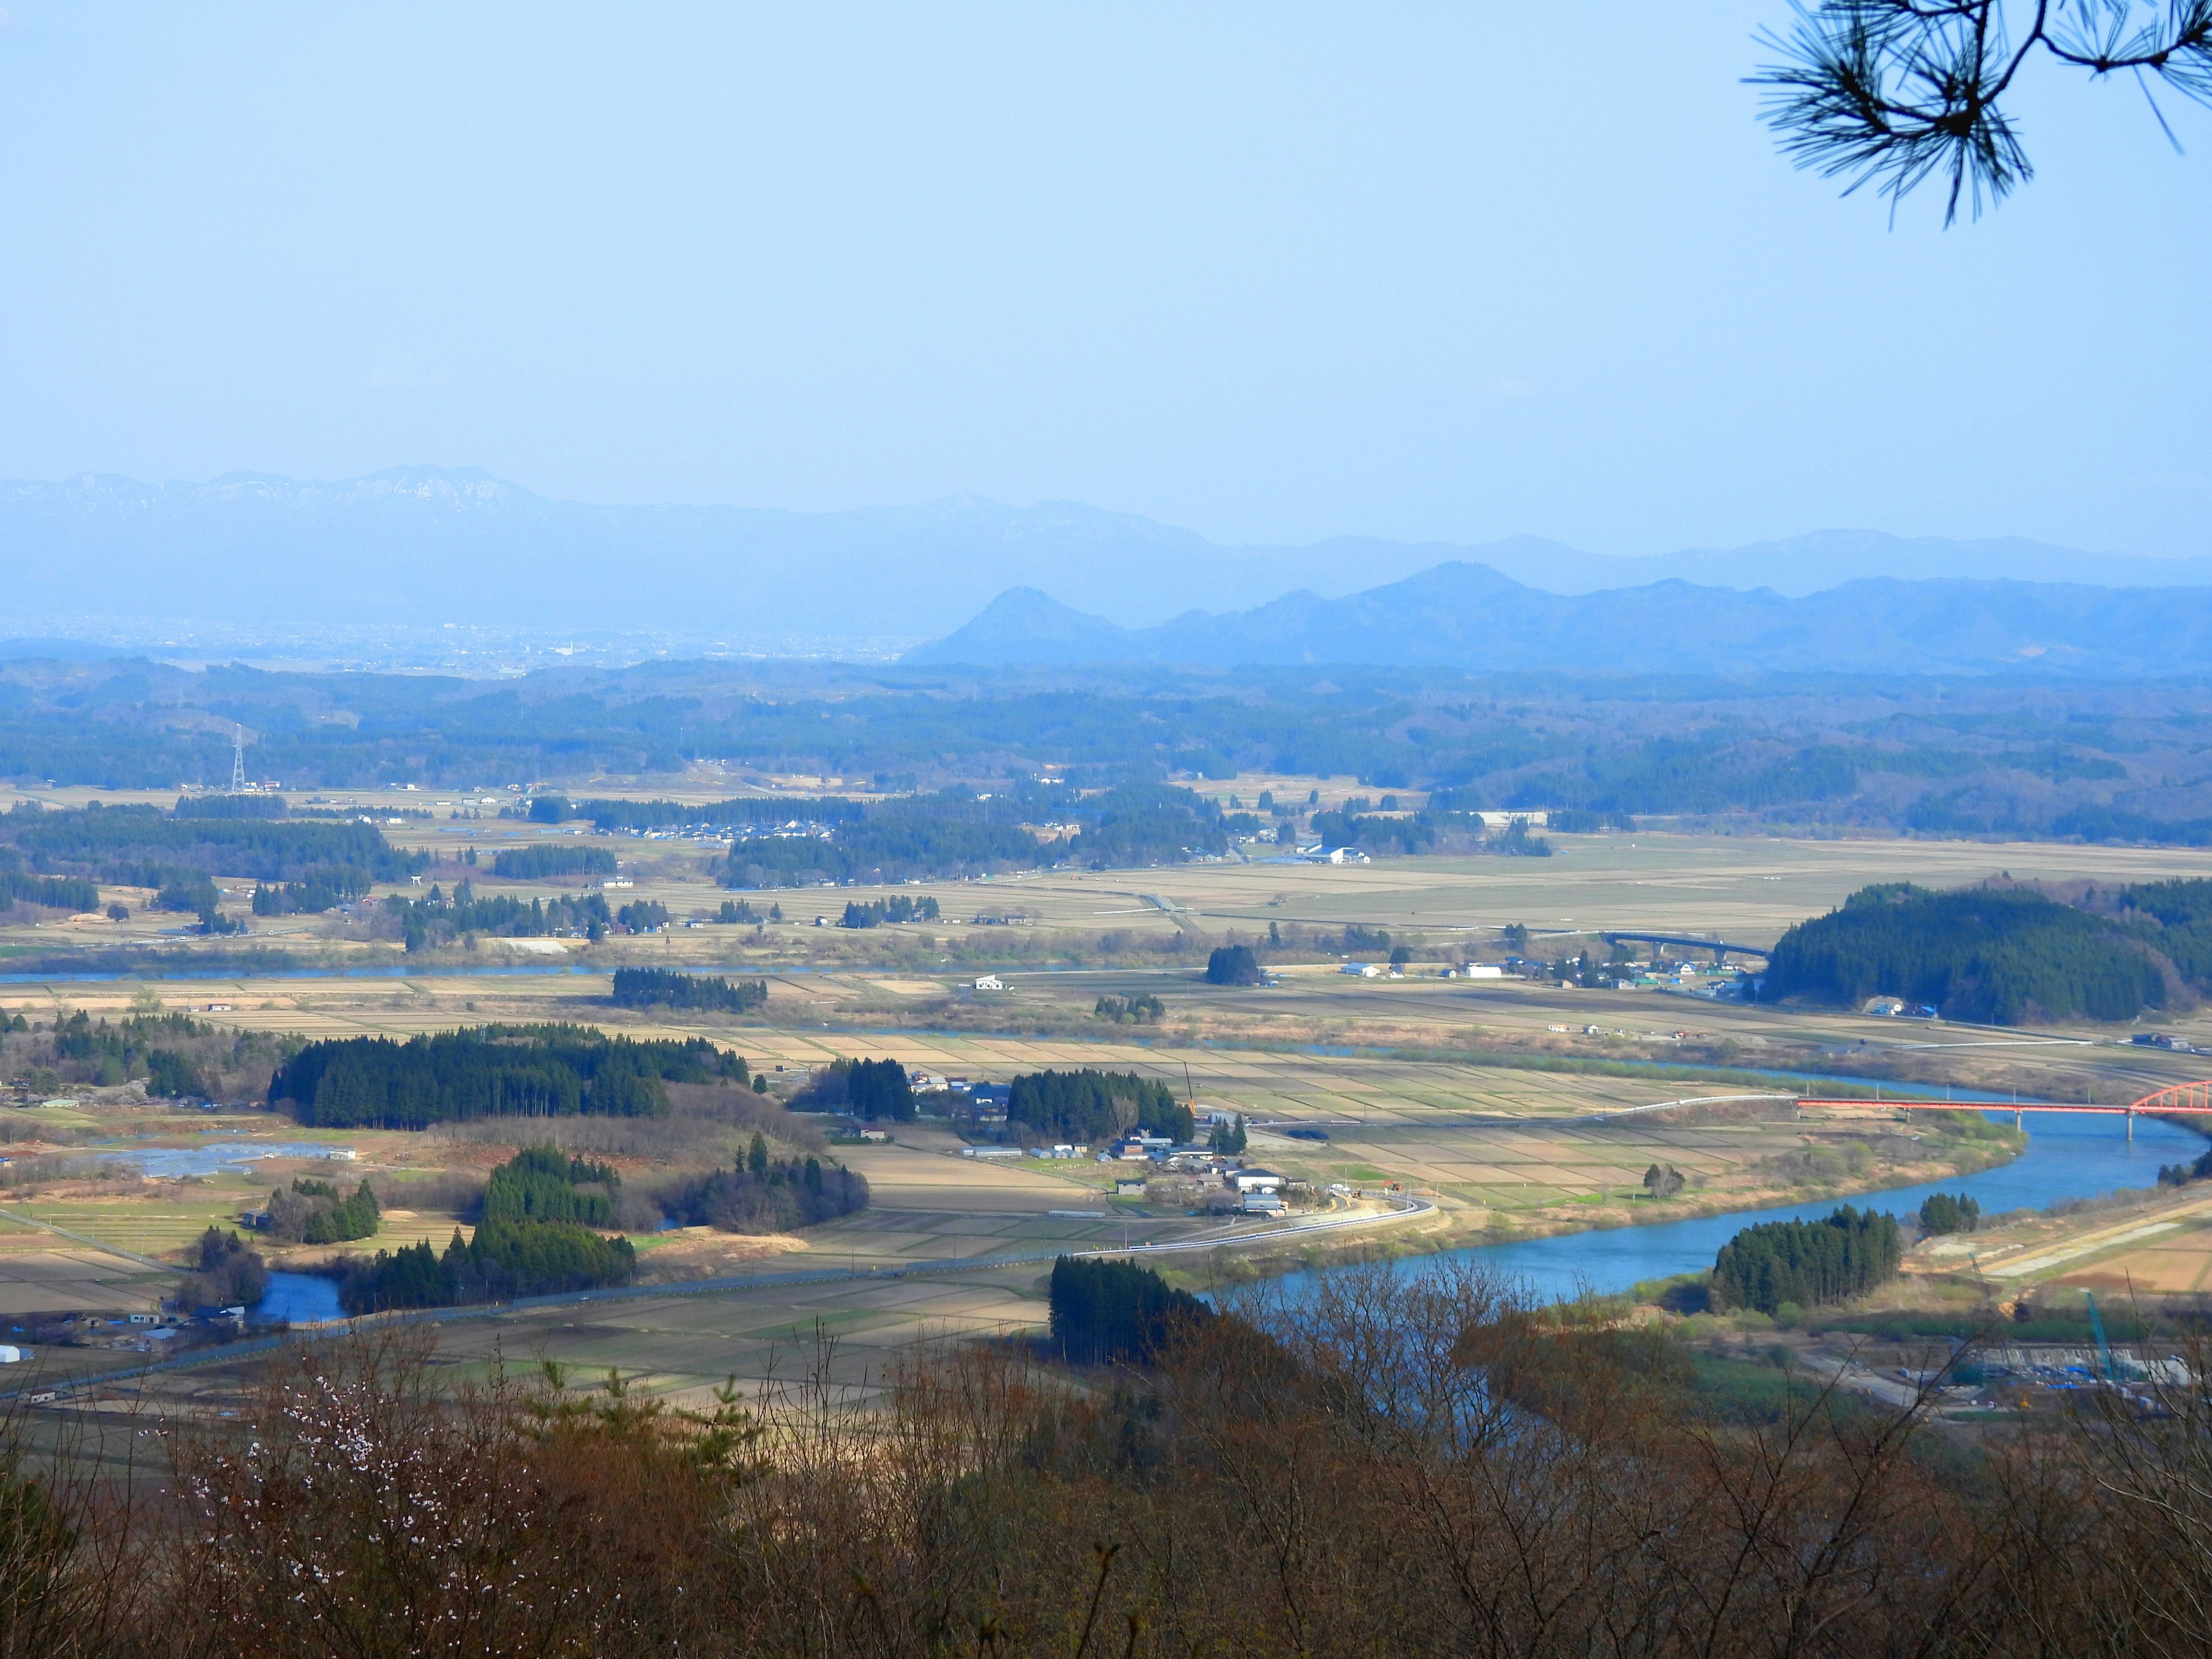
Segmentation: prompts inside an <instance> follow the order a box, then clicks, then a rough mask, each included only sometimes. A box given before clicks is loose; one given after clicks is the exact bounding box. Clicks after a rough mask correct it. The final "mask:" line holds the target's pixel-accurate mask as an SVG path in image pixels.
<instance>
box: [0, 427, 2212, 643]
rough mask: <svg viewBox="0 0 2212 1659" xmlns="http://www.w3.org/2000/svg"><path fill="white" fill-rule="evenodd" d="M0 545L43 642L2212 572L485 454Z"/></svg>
mask: <svg viewBox="0 0 2212 1659" xmlns="http://www.w3.org/2000/svg"><path fill="white" fill-rule="evenodd" d="M0 556H4V560H5V568H6V569H7V571H8V578H9V579H8V581H7V583H6V584H5V586H4V587H3V588H0V634H5V633H11V632H12V633H16V634H22V635H40V636H44V635H55V634H65V633H69V632H70V631H72V630H71V629H70V628H69V627H67V626H66V625H65V624H66V623H67V621H68V619H70V618H75V617H108V618H115V617H145V618H168V619H221V620H222V621H224V622H226V623H231V624H234V625H240V624H244V625H259V624H283V623H289V624H306V623H317V624H328V623H332V622H338V623H379V624H410V623H414V624H427V625H428V626H429V627H431V628H435V627H437V626H438V625H439V624H440V623H444V622H456V623H463V624H469V623H475V624H478V625H486V624H492V623H496V624H499V625H501V626H507V627H516V628H533V629H553V630H560V629H575V630H578V631H584V630H592V629H597V630H605V629H670V628H671V627H678V626H680V627H681V628H682V629H684V630H685V631H687V632H690V633H693V634H696V633H698V632H700V631H702V630H718V629H719V630H726V631H727V632H728V634H729V635H731V636H732V640H733V641H742V640H744V638H746V637H748V636H750V635H762V634H768V635H776V636H789V635H794V634H799V633H809V634H816V635H823V636H824V637H825V638H829V639H833V640H834V639H839V638H842V639H858V638H863V637H872V638H884V637H894V636H895V637H897V638H899V639H902V640H906V641H911V640H920V639H927V638H931V637H933V636H935V635H942V634H945V632H947V631H948V630H950V629H954V628H957V627H958V626H959V625H960V624H961V623H963V621H964V620H965V619H967V618H969V617H973V616H975V612H976V611H978V610H980V609H981V607H983V606H984V605H986V604H987V603H988V602H990V600H991V599H992V596H993V595H994V594H998V593H1000V592H1004V591H1005V590H1006V589H1007V588H1010V587H1035V588H1043V589H1048V590H1049V591H1050V592H1054V593H1055V594H1057V595H1058V596H1059V597H1060V599H1062V600H1063V601H1065V602H1066V603H1067V604H1068V605H1072V606H1073V607H1074V608H1075V609H1076V610H1077V611H1081V612H1085V613H1088V614H1091V615H1093V616H1097V617H1104V618H1105V619H1106V620H1107V622H1108V623H1109V624H1110V625H1113V626H1117V627H1121V628H1141V627H1144V626H1145V625H1146V624H1152V623H1159V622H1160V620H1161V619H1162V618H1164V617H1176V616H1180V615H1181V614H1182V613H1183V612H1185V611H1189V610H1191V609H1193V608H1194V607H1195V608H1197V609H1199V610H1202V611H1244V610H1249V609H1250V608H1251V607H1254V606H1261V607H1267V602H1268V601H1270V600H1275V599H1277V597H1278V596H1279V595H1281V594H1284V593H1286V592H1293V591H1294V590H1301V589H1303V590H1308V591H1309V598H1310V597H1312V596H1319V597H1320V598H1321V599H1342V598H1345V597H1346V596H1348V595H1352V594H1356V593H1359V592H1363V591H1364V590H1368V589H1371V588H1374V587H1376V585H1377V584H1387V583H1392V582H1397V581H1401V580H1405V579H1407V578H1409V577H1413V576H1415V575H1417V574H1419V573H1421V572H1424V571H1427V570H1431V569H1433V568H1437V567H1438V566H1442V565H1446V564H1449V563H1452V562H1462V563H1467V562H1479V563H1480V564H1483V565H1486V566H1488V567H1489V568H1491V569H1492V570H1493V571H1496V572H1498V573H1502V574H1504V576H1507V577H1510V578H1511V579H1513V580H1515V581H1516V582H1520V583H1523V584H1526V585H1528V586H1530V587H1533V588H1536V589H1540V590H1542V591H1544V592H1549V593H1553V594H1558V595H1573V594H1583V593H1591V592H1600V591H1604V590H1608V589H1615V588H1623V587H1643V586H1650V585H1651V584H1653V583H1655V582H1657V581H1661V580H1667V579H1680V580H1686V581H1695V582H1699V583H1703V584H1705V585H1708V586H1717V587H1727V588H1744V589H1751V588H1758V587H1767V588H1771V589H1772V590H1773V591H1774V592H1776V593H1778V594H1780V595H1784V596H1790V597H1801V596H1803V595H1806V594H1810V593H1814V592H1821V591H1824V590H1827V589H1831V588H1833V587H1835V586H1838V584H1840V583H1844V582H1847V581H1850V580H1856V579H1860V578H1866V577H1884V576H1887V577H1952V578H1964V579H1971V580H1993V579H2000V578H2009V579H2017V580H2037V581H2070V582H2090V583H2095V584H2098V585H2100V586H2196V585H2203V584H2212V559H2204V558H2191V559H2186V560H2179V559H2176V560H2166V559H2152V558H2141V557H2123V556H2111V555H2100V554H2092V553H2084V552H2080V551H2076V550H2071V549H2068V548H2062V547H2052V546H2049V545H2046V544H2042V543H2038V542H2029V541H2021V540H2002V541H1979V542H1949V541H1937V540H1929V539H1921V540H1905V539H1900V538H1897V537H1893V536H1886V535H1881V534H1878V533H1875V532H1842V531H1834V532H1821V533H1820V534H1817V535H1811V536H1803V537H1799V538H1796V539H1794V540H1790V541H1783V542H1771V543H1762V544H1758V545H1756V546H1752V547H1741V548H1734V549H1728V550H1688V551H1684V552H1680V553H1670V554H1668V555H1665V556H1661V557H1656V558H1636V559H1626V558H1615V557H1611V556H1606V555H1602V554H1593V553H1584V552H1581V551H1578V550H1576V549H1574V548H1571V547H1565V546H1562V545H1561V544H1559V543H1556V542H1548V541H1544V540H1541V539H1539V538H1534V537H1523V538H1516V539H1514V540H1511V541H1505V542H1498V543H1494V544H1489V545H1486V546H1481V547H1458V546H1454V545H1449V544H1439V543H1429V544H1412V543H1404V542H1392V541H1383V540H1377V539H1374V538H1354V537H1342V538H1335V539H1333V540H1329V541H1323V542H1316V543H1314V544H1310V545H1307V546H1303V547H1224V546H1220V545H1218V544H1214V543H1212V542H1210V541H1207V540H1206V538H1203V537H1201V536H1199V535H1197V534H1195V533H1194V532H1191V531H1188V530H1180V529H1176V528H1174V527H1172V526H1167V525H1162V524H1158V523H1155V522H1153V521H1152V520H1148V519H1143V518H1139V517H1136V516H1133V515H1132V514H1128V513H1109V512H1104V511H1102V510H1100V509H1098V508H1097V507H1085V506H1081V505H1079V504H1076V503H1073V502H1044V503H1040V504H1039V505H1036V506H1034V507H1004V506H1001V505H1000V504H998V503H996V502H994V501H981V500H978V499H975V498H974V497H968V496H960V497H952V498H949V499H947V500H944V501H933V502H929V503H927V504H926V505H924V506H920V507H865V508H860V509H856V510H854V511H851V512H844V513H783V512H774V511H767V510H760V509H752V508H739V507H668V506H664V507H604V506H591V505H586V504H583V503H579V502H574V501H549V500H547V499H545V498H544V497H543V496H539V495H532V493H531V492H530V491H528V490H526V489H520V488H519V487H518V486H516V485H513V484H511V483H502V482H501V481H500V480H498V479H496V478H494V477H490V476H489V474H487V473H485V472H483V471H480V470H476V469H459V470H447V469H439V468H431V467H410V468H403V469H399V470H396V471H389V472H380V473H377V474H374V475H373V476H371V477H365V478H355V479H349V480H346V481H343V482H340V483H298V482H295V481H293V480H290V479H286V478H276V477H260V476H248V475H237V476H234V477H225V478H219V479H217V480H216V481H215V482H214V483H205V484H195V483H167V484H149V483H139V482H137V481H136V480H133V479H130V478H122V477H112V476H106V475H96V474H87V475H85V476H83V477H76V478H71V479H66V480H64V481H61V482H58V483H0ZM1280 603H1282V604H1285V605H1295V604H1302V603H1305V601H1304V600H1282V601H1280ZM1168 625H1169V626H1170V627H1182V626H1184V624H1182V623H1170V624H1168Z"/></svg>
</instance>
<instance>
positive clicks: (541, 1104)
mask: <svg viewBox="0 0 2212 1659" xmlns="http://www.w3.org/2000/svg"><path fill="white" fill-rule="evenodd" d="M746 1075H747V1073H746V1070H745V1062H744V1059H743V1058H742V1057H741V1056H739V1055H736V1054H726V1053H724V1052H723V1051H722V1050H720V1049H719V1048H716V1047H715V1046H714V1044H713V1043H711V1042H708V1041H707V1040H706V1039H705V1038H703V1037H693V1038H690V1039H689V1040H687V1041H684V1042H674V1041H669V1040H656V1041H650V1042H639V1041H636V1040H635V1039H632V1038H629V1037H623V1036H614V1037H608V1036H599V1034H598V1033H596V1032H592V1031H589V1030H586V1029H584V1028H583V1027H581V1026H576V1025H486V1026H480V1027H476V1028H473V1029H471V1030H461V1031H442V1032H434V1033H431V1034H428V1035H427V1036H417V1037H410V1038H409V1039H408V1040H407V1041H406V1042H394V1041H393V1040H392V1038H390V1037H343V1038H331V1039H325V1041H322V1042H311V1043H309V1044H307V1046H306V1047H305V1048H301V1050H300V1051H299V1052H298V1053H297V1054H294V1055H292V1056H291V1057H290V1058H289V1060H286V1061H284V1063H283V1065H281V1066H278V1067H277V1068H276V1073H275V1074H274V1075H273V1076H272V1077H271V1078H270V1083H269V1103H270V1106H272V1107H275V1108H276V1109H280V1110H285V1111H289V1112H290V1113H291V1114H292V1115H293V1116H294V1117H295V1119H296V1120H297V1121H299V1122H301V1123H303V1124H313V1125H319V1126H323V1127H342V1128H356V1127H358V1128H380V1129H422V1128H427V1127H429V1126H430V1125H431V1124H433V1123H444V1122H453V1121H466V1120H469V1119H473V1118H480V1117H501V1116H521V1117H558V1116H567V1115H575V1114H578V1113H584V1114H593V1115H605V1116H619V1117H633V1116H647V1115H660V1114H662V1113H665V1111H666V1110H667V1109H668V1097H667V1092H666V1091H665V1088H664V1086H663V1085H664V1084H665V1083H708V1082H712V1081H714V1080H715V1079H720V1078H742V1077H744V1076H746Z"/></svg>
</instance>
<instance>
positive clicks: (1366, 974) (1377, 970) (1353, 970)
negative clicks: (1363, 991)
mask: <svg viewBox="0 0 2212 1659" xmlns="http://www.w3.org/2000/svg"><path fill="white" fill-rule="evenodd" d="M1336 971H1337V972H1338V973H1340V974H1351V975H1354V976H1355V977H1357V978H1359V979H1383V978H1385V977H1387V976H1388V975H1389V972H1390V970H1389V969H1388V968H1385V967H1384V966H1383V964H1382V963H1379V962H1347V963H1345V964H1344V966H1343V967H1341V968H1340V969H1337V970H1336Z"/></svg>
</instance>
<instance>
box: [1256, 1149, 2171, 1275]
mask: <svg viewBox="0 0 2212 1659" xmlns="http://www.w3.org/2000/svg"><path fill="white" fill-rule="evenodd" d="M2202 1147H2203V1137H2202V1136H2201V1135H2198V1134H2196V1133H2191V1132H2188V1131H2184V1130H2181V1129H2178V1128H2175V1127H2172V1125H2169V1124H2151V1123H2148V1122H2138V1123H2137V1125H2136V1133H2135V1138H2134V1139H2132V1140H2130V1139H2127V1138H2126V1136H2125V1133H2124V1129H2122V1128H2121V1127H2116V1126H2115V1125H2114V1124H2113V1122H2112V1120H2110V1119H2109V1118H2105V1117H2102V1116H2099V1115H2093V1114H2080V1115H2075V1114H2071V1113H2068V1114H2058V1113H2052V1114H2046V1115H2043V1116H2041V1117H2040V1118H2039V1119H2038V1121H2037V1127H2036V1128H2035V1130H2034V1132H2033V1133H2031V1134H2029V1135H2028V1136H2027V1147H2026V1149H2025V1150H2024V1151H2023V1152H2021V1153H2020V1154H2019V1155H2018V1156H2017V1157H2012V1158H2002V1157H2001V1158H1997V1159H1996V1160H1995V1161H1993V1162H1990V1163H1988V1164H1985V1165H1984V1167H1983V1168H1982V1169H1981V1170H1978V1172H1971V1173H1967V1172H1960V1171H1957V1170H1947V1171H1946V1172H1945V1173H1943V1174H1942V1175H1940V1176H1936V1177H1935V1178H1933V1179H1925V1180H1918V1181H1908V1182H1896V1183H1895V1184H1875V1182H1850V1183H1849V1190H1846V1187H1845V1184H1844V1183H1838V1184H1837V1185H1835V1186H1834V1187H1832V1188H1826V1189H1823V1190H1822V1191H1821V1193H1820V1194H1819V1195H1818V1196H1816V1197H1813V1198H1810V1199H1807V1198H1802V1197H1800V1198H1797V1199H1796V1201H1790V1202H1784V1203H1782V1204H1779V1205H1769V1206H1758V1205H1755V1204H1751V1203H1746V1204H1742V1205H1740V1206H1717V1207H1715V1208H1714V1209H1712V1210H1711V1211H1710V1212H1705V1213H1701V1214H1694V1215H1680V1216H1668V1217H1664V1218H1662V1217H1657V1216H1654V1217H1653V1218H1651V1219H1650V1221H1648V1222H1646V1223H1644V1225H1620V1226H1613V1227H1599V1226H1590V1225H1584V1226H1583V1227H1581V1228H1577V1229H1574V1230H1571V1231H1559V1232H1553V1233H1547V1234H1544V1235H1541V1236H1537V1235H1530V1236H1527V1237H1520V1238H1516V1239H1513V1240H1510V1241H1496V1242H1485V1243H1476V1244H1469V1245H1462V1246H1456V1247H1455V1246H1452V1245H1450V1244H1449V1243H1443V1244H1442V1246H1441V1248H1435V1249H1429V1250H1426V1251H1423V1252H1421V1253H1420V1259H1421V1260H1422V1261H1448V1260H1449V1261H1472V1262H1476V1263H1480V1264H1481V1265H1483V1266H1486V1267H1490V1268H1492V1269H1494V1270H1495V1271H1497V1272H1498V1273H1503V1274H1505V1275H1506V1276H1508V1277H1509V1278H1513V1279H1519V1280H1521V1281H1522V1282H1523V1283H1524V1284H1525V1285H1527V1286H1528V1288H1529V1290H1530V1291H1531V1293H1532V1294H1535V1295H1539V1296H1545V1297H1571V1296H1575V1295H1577V1294H1579V1293H1581V1292H1583V1291H1595V1292H1597V1293H1600V1294H1605V1295H1611V1294H1617V1293H1620V1292H1623V1291H1627V1290H1629V1289H1630V1288H1631V1287H1632V1286H1633V1285H1638V1284H1640V1283H1644V1282H1647V1281H1656V1280H1660V1279H1669V1278H1673V1277H1675V1276H1677V1275H1680V1274H1683V1273H1702V1272H1704V1271H1705V1270H1706V1269H1708V1268H1710V1267H1711V1266H1712V1261H1713V1257H1714V1255H1715V1254H1716V1253H1717V1251H1718V1250H1719V1249H1720V1247H1721V1245H1723V1243H1727V1241H1728V1240H1729V1238H1731V1237H1734V1236H1735V1233H1737V1232H1738V1231H1741V1230H1742V1229H1743V1228H1745V1227H1747V1226H1752V1225H1757V1224H1759V1223H1761V1222H1765V1221H1781V1220H1814V1219H1818V1218H1820V1217H1821V1216H1824V1215H1826V1214H1827V1213H1828V1212H1830V1211H1831V1210H1832V1209H1833V1208H1834V1207H1835V1206H1836V1205H1837V1204H1838V1203H1842V1202H1846V1201H1853V1200H1856V1201H1858V1202H1861V1203H1863V1204H1865V1205H1867V1206H1869V1207H1872V1208H1875V1209H1881V1210H1887V1211H1890V1212H1894V1213H1897V1214H1899V1215H1910V1214H1913V1213H1916V1212H1917V1211H1918V1209H1919V1206H1920V1204H1921V1201H1922V1200H1923V1199H1925V1198H1927V1197H1929V1195H1931V1194H1934V1193H1936V1192H1938V1191H1943V1192H1956V1193H1964V1194H1966V1195H1968V1196H1970V1197H1972V1198H1973V1199H1974V1200H1975V1201H1976V1202H1977V1203H1978V1204H1979V1205H1980V1206H1981V1208H1982V1213H1983V1214H1984V1217H1986V1218H1997V1217H2000V1216H2005V1215H2008V1214H2010V1213H2012V1212H2034V1211H2042V1210H2045V1209H2047V1208H2048V1207H2049V1206H2051V1205H2053V1204H2057V1203H2061V1202H2063V1201H2066V1200H2095V1199H2100V1198H2102V1197H2105V1196H2106V1195H2107V1194H2111V1193H2112V1192H2115V1191H2117V1190H2118V1189H2121V1188H2150V1187H2153V1186H2154V1185H2155V1183H2156V1181H2157V1178H2158V1170H2159V1168H2160V1165H2161V1164H2167V1163H2172V1162H2175V1161H2177V1160H2178V1159H2179V1158H2180V1156H2181V1155H2182V1153H2183V1152H2188V1154H2189V1155H2190V1156H2191V1157H2192V1158H2193V1157H2194V1156H2195V1153H2196V1152H2197V1151H2199V1150H2201V1149H2202ZM1889 1179H1890V1180H1891V1181H1892V1182H1894V1181H1895V1172H1893V1173H1892V1174H1891V1175H1890V1176H1889ZM2023 1219H2024V1218H2023ZM1394 1243H1395V1244H1396V1245H1397V1246H1398V1248H1397V1249H1389V1248H1387V1247H1386V1248H1385V1249H1381V1250H1378V1251H1374V1252H1368V1253H1365V1255H1367V1256H1368V1258H1369V1259H1372V1258H1373V1257H1374V1256H1375V1255H1408V1254H1411V1252H1409V1251H1407V1250H1406V1249H1404V1246H1406V1245H1407V1244H1410V1243H1413V1239H1412V1237H1401V1238H1400V1239H1399V1240H1397V1241H1394ZM1346 1259H1351V1253H1343V1254H1340V1255H1335V1256H1334V1257H1332V1256H1328V1255H1322V1254H1320V1253H1318V1252H1316V1254H1315V1255H1314V1258H1313V1259H1312V1260H1311V1261H1309V1260H1307V1259H1305V1257H1304V1255H1303V1254H1293V1255H1291V1257H1290V1258H1289V1259H1287V1260H1285V1259H1281V1258H1278V1259H1277V1260H1275V1261H1266V1260H1265V1259H1264V1258H1263V1259H1262V1260H1261V1261H1255V1262H1252V1263H1250V1264H1234V1265H1232V1264H1227V1263H1225V1264H1222V1269H1221V1271H1220V1272H1219V1273H1217V1275H1216V1277H1217V1279H1218V1278H1223V1277H1230V1278H1243V1279H1255V1278H1258V1277H1261V1276H1262V1274H1263V1273H1264V1274H1266V1275H1267V1276H1271V1277H1274V1278H1277V1279H1280V1280H1281V1281H1282V1282H1283V1283H1284V1285H1285V1287H1286V1289H1288V1291H1290V1293H1291V1294H1295V1293H1296V1288H1295V1287H1296V1284H1297V1280H1298V1279H1299V1278H1300V1277H1301V1275H1302V1274H1304V1273H1308V1272H1310V1271H1316V1270H1321V1269H1324V1268H1326V1267H1328V1266H1331V1265H1334V1263H1335V1262H1336V1261H1342V1260H1346Z"/></svg>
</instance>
